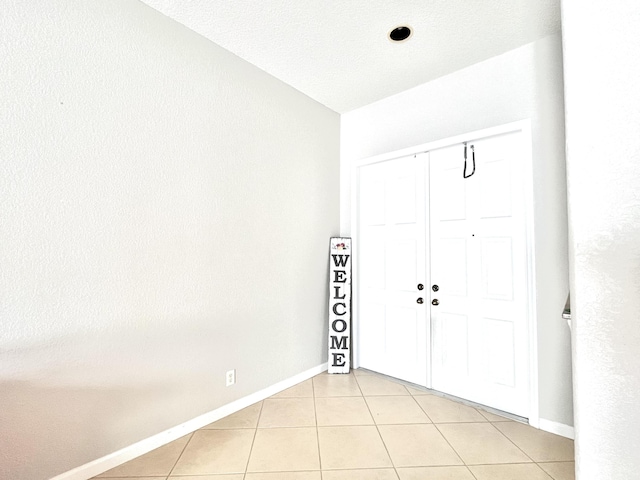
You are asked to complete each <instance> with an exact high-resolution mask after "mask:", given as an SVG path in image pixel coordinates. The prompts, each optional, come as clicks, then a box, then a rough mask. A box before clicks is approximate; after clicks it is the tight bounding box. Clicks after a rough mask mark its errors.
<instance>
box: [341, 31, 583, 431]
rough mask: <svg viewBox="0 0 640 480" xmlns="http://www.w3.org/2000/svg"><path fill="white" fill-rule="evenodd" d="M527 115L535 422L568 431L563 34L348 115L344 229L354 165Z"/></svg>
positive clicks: (345, 119) (343, 137)
mask: <svg viewBox="0 0 640 480" xmlns="http://www.w3.org/2000/svg"><path fill="white" fill-rule="evenodd" d="M527 118H530V119H531V124H532V136H533V162H534V165H533V176H534V178H533V184H534V203H535V205H534V209H535V212H534V217H535V218H534V222H535V241H536V270H537V283H536V288H537V297H538V301H537V313H538V342H539V349H538V350H539V384H540V386H539V404H540V417H541V418H542V419H544V420H549V421H551V422H556V423H560V424H563V425H573V411H572V388H571V352H570V339H569V332H568V328H567V325H566V324H565V323H564V322H563V321H562V319H561V313H562V309H563V307H564V303H565V301H566V297H567V293H568V271H567V270H568V265H567V212H566V183H565V182H566V179H565V158H564V109H563V81H562V49H561V42H560V37H559V36H551V37H547V38H545V39H542V40H540V41H537V42H534V43H531V44H529V45H526V46H524V47H521V48H518V49H516V50H513V51H511V52H508V53H506V54H504V55H501V56H498V57H495V58H493V59H490V60H487V61H485V62H482V63H478V64H476V65H473V66H471V67H468V68H466V69H464V70H460V71H458V72H456V73H453V74H451V75H448V76H445V77H442V78H440V79H437V80H434V81H432V82H429V83H426V84H424V85H421V86H419V87H416V88H414V89H411V90H408V91H406V92H403V93H401V94H398V95H395V96H393V97H390V98H387V99H385V100H381V101H379V102H376V103H374V104H371V105H369V106H366V107H363V108H360V109H358V110H354V111H352V112H349V113H347V114H344V115H343V116H342V120H341V147H340V148H341V233H342V234H343V235H347V234H349V232H350V229H351V223H350V208H351V206H350V202H349V199H350V185H351V179H350V171H351V164H352V162H353V161H355V160H358V159H361V158H366V157H370V156H373V155H378V154H382V153H387V152H392V151H394V150H399V149H402V148H407V147H411V146H414V145H418V144H422V143H427V142H431V141H434V140H438V139H443V138H447V137H451V136H454V135H458V134H463V133H465V132H471V131H475V130H481V129H483V128H488V127H493V126H497V125H502V124H505V123H509V122H513V121H517V120H522V119H527Z"/></svg>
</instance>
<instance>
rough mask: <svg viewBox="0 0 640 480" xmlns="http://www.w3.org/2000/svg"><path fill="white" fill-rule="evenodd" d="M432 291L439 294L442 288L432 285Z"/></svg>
mask: <svg viewBox="0 0 640 480" xmlns="http://www.w3.org/2000/svg"><path fill="white" fill-rule="evenodd" d="M431 290H433V291H434V292H437V291H438V290H440V287H439V286H438V285H432V286H431Z"/></svg>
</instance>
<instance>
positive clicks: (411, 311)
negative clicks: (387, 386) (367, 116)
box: [356, 133, 529, 417]
mask: <svg viewBox="0 0 640 480" xmlns="http://www.w3.org/2000/svg"><path fill="white" fill-rule="evenodd" d="M471 145H473V147H474V152H475V163H476V166H475V173H474V174H473V175H472V176H470V177H469V178H463V169H464V147H463V146H462V145H461V144H457V145H453V146H451V147H447V148H442V149H439V150H434V151H431V152H429V153H425V154H420V155H416V156H409V157H404V158H400V159H395V160H390V161H386V162H381V163H378V164H373V165H367V166H364V167H361V168H360V169H359V175H358V181H359V185H358V234H357V239H358V244H357V249H358V250H357V253H356V255H357V256H358V272H357V273H358V292H357V293H358V307H359V310H358V326H359V328H358V332H359V335H358V336H359V338H358V345H359V363H360V366H361V367H364V368H368V369H371V370H374V371H377V372H380V373H384V374H386V375H390V376H393V377H396V378H400V379H403V380H406V381H409V382H412V383H415V384H418V385H424V386H428V387H430V388H433V389H435V390H438V391H442V392H445V393H448V394H451V395H455V396H457V397H461V398H465V399H468V400H472V401H474V402H477V403H481V404H484V405H487V406H491V407H494V408H497V409H500V410H503V411H507V412H510V413H514V414H516V415H520V416H524V417H527V416H528V414H529V325H528V305H527V269H526V266H527V261H526V244H525V239H526V235H525V233H526V229H525V215H524V183H523V179H522V170H523V169H522V158H523V155H522V145H521V134H519V133H511V134H505V135H499V136H494V137H490V138H486V139H481V140H478V141H475V142H470V143H469V145H468V148H467V174H469V173H471V171H472V169H473V154H472V151H471Z"/></svg>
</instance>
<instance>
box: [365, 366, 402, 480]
mask: <svg viewBox="0 0 640 480" xmlns="http://www.w3.org/2000/svg"><path fill="white" fill-rule="evenodd" d="M353 376H354V378H355V379H356V384H357V385H358V388H359V389H360V393H362V389H361V388H360V382H358V376H357V375H355V374H354V375H353ZM407 392H408V390H407ZM362 398H363V400H364V404H365V405H366V406H367V410H368V411H369V415H371V419H372V420H373V424H374V426H375V427H376V432H378V437H380V441H381V442H382V445H383V446H384V450H385V452H387V456H388V457H389V461H390V462H391V467H392V468H393V472H394V473H395V474H396V478H397V479H400V474H398V469H397V468H396V464H395V462H394V461H393V458H391V452H389V448H388V447H387V444H386V443H385V441H384V438H382V434H381V433H380V428H378V422H376V418H375V417H374V416H373V412H372V411H371V408H370V407H369V403H368V402H367V397H366V396H365V395H364V394H362Z"/></svg>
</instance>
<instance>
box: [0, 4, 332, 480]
mask: <svg viewBox="0 0 640 480" xmlns="http://www.w3.org/2000/svg"><path fill="white" fill-rule="evenodd" d="M1 8H2V11H1V13H0V125H1V133H0V136H1V139H2V140H1V141H0V478H3V479H11V480H27V479H28V480H38V479H45V478H50V477H52V476H54V475H56V474H59V473H61V472H64V471H67V470H69V469H71V468H73V467H77V466H79V465H82V464H84V463H86V462H89V461H91V460H94V459H96V458H98V457H101V456H103V455H106V454H109V453H111V452H114V451H116V450H118V449H120V448H122V447H125V446H128V445H130V444H133V443H134V442H136V441H139V440H141V439H144V438H147V437H149V436H151V435H154V434H156V433H158V432H161V431H163V430H165V429H167V428H170V427H172V426H174V425H177V424H180V423H182V422H184V421H186V420H189V419H191V418H193V417H195V416H197V415H200V414H202V413H205V412H208V411H210V410H213V409H215V408H217V407H220V406H221V405H224V404H227V403H229V402H231V401H233V400H235V399H237V398H240V397H243V396H245V395H248V394H250V393H252V392H255V391H257V390H260V389H262V388H265V387H267V386H270V385H272V384H274V383H276V382H278V381H280V380H283V379H285V378H288V377H291V376H293V375H295V374H297V373H300V372H302V371H304V370H307V369H309V368H312V367H315V366H317V365H320V364H321V363H322V362H324V361H326V353H325V349H326V343H325V340H324V338H325V335H326V334H325V332H326V328H327V326H326V320H325V319H326V316H327V315H326V313H327V312H326V298H327V297H326V288H327V287H326V278H327V260H326V254H327V251H328V243H329V242H328V240H329V236H331V235H336V234H338V224H339V204H338V195H339V191H338V190H339V189H338V186H337V185H338V182H339V163H338V162H339V143H338V139H339V117H338V115H337V114H336V113H334V112H332V111H330V110H328V109H327V108H325V107H323V106H321V105H320V104H318V103H316V102H314V101H312V100H310V99H309V98H308V97H306V96H304V95H302V94H300V93H299V92H297V91H295V90H294V89H292V88H290V87H288V86H286V85H284V84H283V83H281V82H280V81H278V80H276V79H274V78H272V77H270V76H269V75H267V74H265V73H264V72H262V71H260V70H258V69H257V68H255V67H253V66H251V65H249V64H248V63H246V62H244V61H242V60H240V59H238V58H237V57H235V56H234V55H232V54H230V53H228V52H226V51H225V50H223V49H221V48H219V47H217V46H216V45H214V44H212V43H210V42H208V41H206V40H204V39H203V38H201V37H199V36H198V35H196V34H194V33H192V32H190V31H188V30H187V29H186V28H184V27H182V26H180V25H178V24H177V23H175V22H173V21H171V20H169V19H167V18H166V17H163V16H162V15H160V14H159V13H157V12H155V11H154V10H152V9H150V8H149V7H146V6H144V5H143V4H142V3H140V2H137V1H134V0H110V1H107V2H105V1H99V0H87V1H82V2H80V1H74V0H46V1H44V0H33V1H29V2H13V1H9V2H3V5H2V7H1ZM232 368H236V369H237V378H238V383H237V385H235V386H234V387H231V388H225V386H224V372H225V371H226V370H228V369H232Z"/></svg>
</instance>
